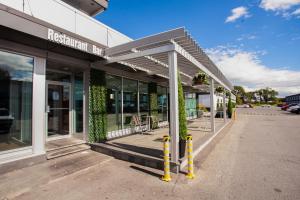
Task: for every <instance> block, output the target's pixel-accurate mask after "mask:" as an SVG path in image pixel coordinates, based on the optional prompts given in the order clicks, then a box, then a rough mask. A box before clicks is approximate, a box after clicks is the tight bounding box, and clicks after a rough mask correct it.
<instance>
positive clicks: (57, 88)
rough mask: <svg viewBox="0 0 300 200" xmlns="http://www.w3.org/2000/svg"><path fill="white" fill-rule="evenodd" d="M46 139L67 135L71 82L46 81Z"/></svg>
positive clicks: (68, 132) (68, 131)
mask: <svg viewBox="0 0 300 200" xmlns="http://www.w3.org/2000/svg"><path fill="white" fill-rule="evenodd" d="M47 100H48V103H47V113H48V120H47V121H48V139H52V138H59V137H64V136H69V134H70V110H71V109H70V108H71V107H70V106H71V104H70V102H71V84H70V83H61V82H54V81H53V82H52V81H48V82H47Z"/></svg>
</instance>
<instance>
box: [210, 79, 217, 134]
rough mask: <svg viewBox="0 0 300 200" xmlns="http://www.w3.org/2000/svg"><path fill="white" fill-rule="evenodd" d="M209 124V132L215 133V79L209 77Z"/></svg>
mask: <svg viewBox="0 0 300 200" xmlns="http://www.w3.org/2000/svg"><path fill="white" fill-rule="evenodd" d="M210 125H211V132H213V133H215V131H216V126H215V81H214V79H212V78H210Z"/></svg>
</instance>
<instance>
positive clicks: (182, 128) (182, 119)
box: [178, 74, 187, 158]
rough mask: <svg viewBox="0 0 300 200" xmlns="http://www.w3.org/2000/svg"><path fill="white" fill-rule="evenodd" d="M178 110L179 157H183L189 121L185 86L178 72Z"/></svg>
mask: <svg viewBox="0 0 300 200" xmlns="http://www.w3.org/2000/svg"><path fill="white" fill-rule="evenodd" d="M178 107H179V109H178V111H179V158H183V157H184V155H185V149H186V137H187V122H186V113H185V102H184V95H183V88H182V84H181V80H180V75H179V74H178Z"/></svg>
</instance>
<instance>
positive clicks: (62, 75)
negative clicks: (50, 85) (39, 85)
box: [46, 65, 71, 83]
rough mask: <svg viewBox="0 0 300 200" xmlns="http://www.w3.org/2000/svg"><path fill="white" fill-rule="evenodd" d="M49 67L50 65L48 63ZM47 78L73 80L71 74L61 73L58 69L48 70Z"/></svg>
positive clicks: (51, 79) (60, 80)
mask: <svg viewBox="0 0 300 200" xmlns="http://www.w3.org/2000/svg"><path fill="white" fill-rule="evenodd" d="M47 67H49V65H47ZM46 79H47V80H50V81H59V82H66V83H70V82H71V75H70V74H67V73H61V72H56V71H51V70H47V71H46Z"/></svg>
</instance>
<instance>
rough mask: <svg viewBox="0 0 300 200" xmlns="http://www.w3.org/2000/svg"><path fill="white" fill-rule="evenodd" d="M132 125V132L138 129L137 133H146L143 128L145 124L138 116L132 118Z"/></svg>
mask: <svg viewBox="0 0 300 200" xmlns="http://www.w3.org/2000/svg"><path fill="white" fill-rule="evenodd" d="M132 125H133V126H134V130H136V127H138V132H141V133H143V132H145V131H147V129H145V128H144V126H145V125H146V124H145V123H143V122H142V120H141V118H140V117H139V116H138V115H133V116H132Z"/></svg>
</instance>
